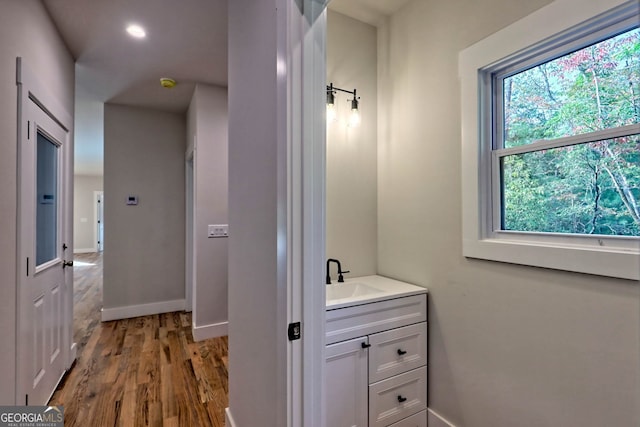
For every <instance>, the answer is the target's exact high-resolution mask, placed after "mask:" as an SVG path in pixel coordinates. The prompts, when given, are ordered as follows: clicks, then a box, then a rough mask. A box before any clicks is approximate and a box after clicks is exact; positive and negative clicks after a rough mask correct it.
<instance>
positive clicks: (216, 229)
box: [207, 224, 229, 237]
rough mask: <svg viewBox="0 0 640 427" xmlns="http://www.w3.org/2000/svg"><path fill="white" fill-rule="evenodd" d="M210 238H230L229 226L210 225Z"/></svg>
mask: <svg viewBox="0 0 640 427" xmlns="http://www.w3.org/2000/svg"><path fill="white" fill-rule="evenodd" d="M207 235H208V237H229V224H214V225H211V224H209V229H208V234H207Z"/></svg>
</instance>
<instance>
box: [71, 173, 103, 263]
mask: <svg viewBox="0 0 640 427" xmlns="http://www.w3.org/2000/svg"><path fill="white" fill-rule="evenodd" d="M102 181H103V179H102V177H101V176H87V175H75V176H74V179H73V184H74V189H73V246H74V251H76V252H95V250H96V246H95V234H96V229H97V224H96V223H95V221H94V220H95V196H94V191H102V189H103V185H102Z"/></svg>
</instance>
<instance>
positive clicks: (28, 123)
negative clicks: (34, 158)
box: [27, 120, 31, 139]
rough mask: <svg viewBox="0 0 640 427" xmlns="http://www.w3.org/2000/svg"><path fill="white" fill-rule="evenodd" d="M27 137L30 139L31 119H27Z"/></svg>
mask: <svg viewBox="0 0 640 427" xmlns="http://www.w3.org/2000/svg"><path fill="white" fill-rule="evenodd" d="M27 139H31V121H30V120H27Z"/></svg>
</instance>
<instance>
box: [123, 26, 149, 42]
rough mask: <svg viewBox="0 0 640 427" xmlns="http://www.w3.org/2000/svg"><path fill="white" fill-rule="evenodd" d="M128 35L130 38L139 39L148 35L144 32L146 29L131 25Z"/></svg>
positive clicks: (128, 28)
mask: <svg viewBox="0 0 640 427" xmlns="http://www.w3.org/2000/svg"><path fill="white" fill-rule="evenodd" d="M127 33H129V35H130V36H132V37H135V38H137V39H142V38H144V37H145V36H146V35H147V33H146V32H145V31H144V28H142V27H141V26H140V25H138V24H131V25H129V26H128V27H127Z"/></svg>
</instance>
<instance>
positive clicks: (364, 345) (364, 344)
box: [362, 342, 371, 348]
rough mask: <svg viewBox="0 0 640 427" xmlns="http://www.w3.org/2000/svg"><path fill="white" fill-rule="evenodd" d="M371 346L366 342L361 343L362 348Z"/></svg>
mask: <svg viewBox="0 0 640 427" xmlns="http://www.w3.org/2000/svg"><path fill="white" fill-rule="evenodd" d="M369 347H371V344H367V343H366V342H363V343H362V348H369Z"/></svg>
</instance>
